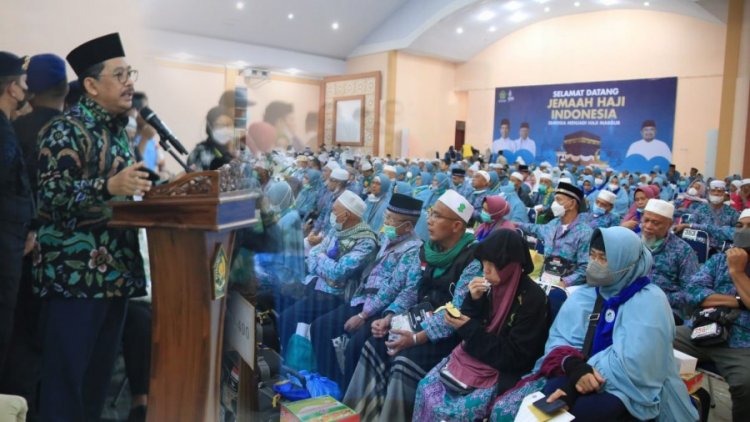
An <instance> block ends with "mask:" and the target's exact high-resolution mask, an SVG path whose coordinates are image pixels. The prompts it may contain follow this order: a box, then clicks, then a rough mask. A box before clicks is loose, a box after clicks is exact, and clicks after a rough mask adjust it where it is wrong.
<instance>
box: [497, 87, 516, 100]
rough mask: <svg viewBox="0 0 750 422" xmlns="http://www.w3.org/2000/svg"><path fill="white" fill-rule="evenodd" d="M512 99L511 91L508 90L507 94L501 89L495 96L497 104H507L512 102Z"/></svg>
mask: <svg viewBox="0 0 750 422" xmlns="http://www.w3.org/2000/svg"><path fill="white" fill-rule="evenodd" d="M514 99H515V98H513V91H512V90H510V89H509V90H508V91H507V92H506V91H505V90H504V89H502V90H500V92H498V94H497V102H498V103H509V102H511V101H513V100H514Z"/></svg>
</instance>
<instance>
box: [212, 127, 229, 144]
mask: <svg viewBox="0 0 750 422" xmlns="http://www.w3.org/2000/svg"><path fill="white" fill-rule="evenodd" d="M233 136H234V131H233V130H232V128H228V127H221V128H218V129H212V130H211V138H213V140H214V141H216V143H217V144H219V145H226V144H228V143H229V141H231V140H232V137H233Z"/></svg>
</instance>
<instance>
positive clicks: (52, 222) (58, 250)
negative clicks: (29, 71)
mask: <svg viewBox="0 0 750 422" xmlns="http://www.w3.org/2000/svg"><path fill="white" fill-rule="evenodd" d="M127 122H128V119H127V117H126V116H124V115H120V116H114V115H112V114H110V113H109V112H107V111H106V110H104V108H102V107H101V106H99V105H98V104H97V103H95V102H94V101H93V100H91V99H89V98H88V97H83V98H82V99H81V101H80V102H79V103H78V104H76V105H75V106H73V107H72V108H71V109H70V111H68V112H67V113H65V114H64V115H62V116H59V117H56V118H55V119H53V120H51V121H50V123H48V124H47V126H45V127H44V128H43V129H42V130H41V132H40V137H39V139H40V147H39V189H40V191H39V197H40V202H39V218H40V222H41V227H40V228H39V231H38V233H37V240H38V241H39V245H40V247H41V251H40V255H38V257H35V262H34V278H35V282H34V291H35V293H36V294H38V295H39V296H41V297H63V298H82V299H91V298H95V299H104V298H113V297H134V296H143V295H145V276H144V271H143V260H142V259H141V255H140V252H139V248H138V236H137V231H136V230H134V229H125V230H123V229H112V228H108V227H107V223H108V222H109V220H110V218H111V216H112V211H111V209H110V208H109V207H108V205H107V203H106V202H107V201H108V200H110V199H115V200H127V199H129V198H126V197H114V198H113V197H112V196H110V195H109V193H108V192H107V190H106V183H107V179H108V178H110V177H112V176H114V175H115V174H117V173H118V172H119V171H121V170H122V169H124V168H125V167H127V166H129V165H130V164H132V163H133V162H134V156H133V151H132V149H131V148H130V145H129V143H128V137H127V135H126V133H125V125H126V124H127Z"/></svg>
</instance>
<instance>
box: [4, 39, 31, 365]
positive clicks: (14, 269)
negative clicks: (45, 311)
mask: <svg viewBox="0 0 750 422" xmlns="http://www.w3.org/2000/svg"><path fill="white" fill-rule="evenodd" d="M27 66H28V58H26V57H23V58H21V57H18V56H16V55H15V54H12V53H8V52H0V367H2V365H3V363H4V362H5V358H6V355H7V353H8V348H9V346H10V336H11V333H12V331H13V315H14V312H15V308H16V298H17V296H18V285H19V281H20V279H21V267H22V261H23V256H24V255H25V254H26V253H28V252H29V251H30V250H31V247H32V246H33V239H30V242H27V235H28V228H29V223H30V222H31V218H32V215H33V213H34V211H33V210H34V205H33V200H32V196H31V188H30V184H29V179H28V176H27V173H26V166H25V163H24V160H23V153H22V152H21V147H20V145H19V143H18V139H17V138H16V134H15V132H14V131H13V127H12V126H11V123H10V116H11V114H12V113H13V112H14V111H16V110H20V109H21V108H23V106H24V105H26V99H27V98H26V97H27V91H28V86H27V85H26V67H27ZM27 244H28V245H29V246H28V247H26V246H27Z"/></svg>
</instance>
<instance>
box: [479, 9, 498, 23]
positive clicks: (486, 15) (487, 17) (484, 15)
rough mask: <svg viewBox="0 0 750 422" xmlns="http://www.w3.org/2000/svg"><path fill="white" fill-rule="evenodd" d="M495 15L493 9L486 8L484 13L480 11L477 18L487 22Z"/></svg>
mask: <svg viewBox="0 0 750 422" xmlns="http://www.w3.org/2000/svg"><path fill="white" fill-rule="evenodd" d="M494 17H495V12H493V11H491V10H485V11H483V12H482V13H480V14H479V15H478V16H477V19H479V20H480V21H482V22H485V21H488V20H490V19H492V18H494Z"/></svg>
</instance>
